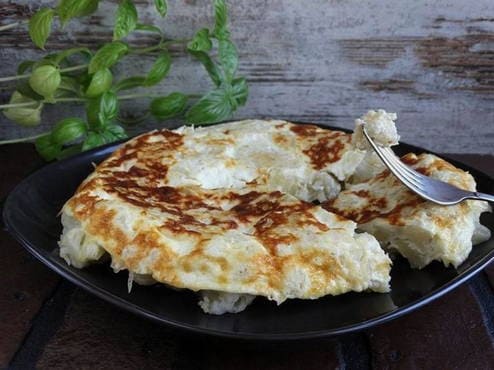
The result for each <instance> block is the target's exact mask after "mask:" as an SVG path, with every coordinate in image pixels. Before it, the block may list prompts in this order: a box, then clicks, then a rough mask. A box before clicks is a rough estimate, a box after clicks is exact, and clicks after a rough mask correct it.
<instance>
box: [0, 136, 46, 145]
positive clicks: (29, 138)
mask: <svg viewBox="0 0 494 370" xmlns="http://www.w3.org/2000/svg"><path fill="white" fill-rule="evenodd" d="M45 135H46V134H40V135H34V136H28V137H21V138H19V139H10V140H0V145H3V144H15V143H22V142H25V141H31V140H36V139H38V138H40V137H42V136H45Z"/></svg>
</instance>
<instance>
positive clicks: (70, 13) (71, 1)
mask: <svg viewBox="0 0 494 370" xmlns="http://www.w3.org/2000/svg"><path fill="white" fill-rule="evenodd" d="M98 3H99V0H61V1H60V3H59V4H58V7H57V14H58V16H59V17H60V20H61V22H62V25H65V24H66V23H67V22H68V21H69V20H70V19H72V18H76V17H84V16H86V15H89V14H92V13H94V12H95V11H96V10H97V9H98Z"/></svg>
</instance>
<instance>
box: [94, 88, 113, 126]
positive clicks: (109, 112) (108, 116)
mask: <svg viewBox="0 0 494 370" xmlns="http://www.w3.org/2000/svg"><path fill="white" fill-rule="evenodd" d="M99 102H100V103H99V112H98V118H99V120H100V122H102V123H103V124H105V123H107V122H109V121H111V120H113V119H114V118H116V117H117V114H118V99H117V95H116V94H115V93H114V92H112V91H107V92H105V93H103V94H102V95H101V96H100V98H99Z"/></svg>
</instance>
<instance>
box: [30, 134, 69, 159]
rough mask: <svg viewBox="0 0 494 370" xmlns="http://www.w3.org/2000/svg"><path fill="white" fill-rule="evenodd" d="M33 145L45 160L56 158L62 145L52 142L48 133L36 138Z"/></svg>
mask: <svg viewBox="0 0 494 370" xmlns="http://www.w3.org/2000/svg"><path fill="white" fill-rule="evenodd" d="M34 145H35V147H36V150H37V152H38V153H39V154H40V155H41V156H42V157H43V158H44V159H45V160H47V161H51V160H53V159H55V158H57V156H58V155H59V154H60V152H61V150H62V146H61V145H59V144H56V143H55V142H53V140H52V139H51V135H50V134H46V135H44V136H41V137H39V138H37V139H36V142H35V144H34Z"/></svg>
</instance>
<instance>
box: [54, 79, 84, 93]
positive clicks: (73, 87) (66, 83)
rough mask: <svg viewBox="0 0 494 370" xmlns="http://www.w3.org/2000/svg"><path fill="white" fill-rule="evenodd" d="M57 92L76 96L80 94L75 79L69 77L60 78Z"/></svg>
mask: <svg viewBox="0 0 494 370" xmlns="http://www.w3.org/2000/svg"><path fill="white" fill-rule="evenodd" d="M58 90H64V91H68V92H72V93H74V94H75V95H77V96H78V95H79V94H80V85H79V83H78V82H77V80H76V79H75V78H73V77H69V76H62V81H61V82H60V85H59V86H58Z"/></svg>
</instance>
